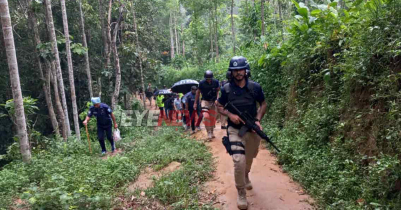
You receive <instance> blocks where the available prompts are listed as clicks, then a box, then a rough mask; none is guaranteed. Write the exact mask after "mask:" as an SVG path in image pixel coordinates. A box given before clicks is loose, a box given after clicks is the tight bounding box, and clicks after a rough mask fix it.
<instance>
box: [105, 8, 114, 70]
mask: <svg viewBox="0 0 401 210" xmlns="http://www.w3.org/2000/svg"><path fill="white" fill-rule="evenodd" d="M112 3H113V0H109V9H108V12H107V28H106V39H107V46H106V47H105V50H106V51H105V53H106V69H108V68H109V67H110V54H111V50H110V48H111V46H110V45H111V29H110V24H111V9H112V6H113V5H112Z"/></svg>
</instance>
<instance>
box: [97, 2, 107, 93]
mask: <svg viewBox="0 0 401 210" xmlns="http://www.w3.org/2000/svg"><path fill="white" fill-rule="evenodd" d="M99 18H100V26H101V28H102V39H103V58H104V60H107V56H106V55H107V53H108V43H107V35H106V34H107V33H106V27H105V25H104V10H103V1H102V0H99ZM103 62H104V61H103ZM103 64H104V68H105V69H107V65H108V64H107V61H106V63H103ZM101 77H102V74H101V73H99V76H98V81H97V82H98V83H97V93H98V96H99V97H101V96H102V83H101V82H102V79H101Z"/></svg>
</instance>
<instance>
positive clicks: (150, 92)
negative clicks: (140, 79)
mask: <svg viewBox="0 0 401 210" xmlns="http://www.w3.org/2000/svg"><path fill="white" fill-rule="evenodd" d="M145 95H146V98H147V99H148V100H149V105H150V106H149V107H150V108H152V96H153V91H152V84H150V83H149V84H148V87H147V88H146V91H145ZM145 100H146V99H145Z"/></svg>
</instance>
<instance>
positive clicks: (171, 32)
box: [169, 11, 175, 60]
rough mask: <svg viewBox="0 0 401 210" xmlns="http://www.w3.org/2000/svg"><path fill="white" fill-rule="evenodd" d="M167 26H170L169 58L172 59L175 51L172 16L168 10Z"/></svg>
mask: <svg viewBox="0 0 401 210" xmlns="http://www.w3.org/2000/svg"><path fill="white" fill-rule="evenodd" d="M169 27H170V55H171V60H173V59H174V57H175V53H174V34H173V17H172V14H171V11H170V20H169Z"/></svg>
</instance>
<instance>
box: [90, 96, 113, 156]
mask: <svg viewBox="0 0 401 210" xmlns="http://www.w3.org/2000/svg"><path fill="white" fill-rule="evenodd" d="M91 101H92V103H93V106H91V107H90V108H89V112H88V115H87V116H86V119H85V120H84V121H83V124H84V125H85V126H86V125H88V122H89V120H90V118H91V117H92V116H96V120H97V137H98V139H99V143H100V146H101V147H102V155H104V154H106V145H105V143H104V132H106V136H107V139H108V140H109V142H110V145H111V151H112V152H114V151H115V149H116V147H115V144H114V141H113V134H112V122H113V124H114V129H117V128H118V125H117V122H116V118H115V117H114V114H113V110H111V108H110V107H109V106H108V105H107V104H104V103H101V102H100V97H94V98H92V99H91ZM112 120H113V121H112Z"/></svg>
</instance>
